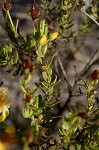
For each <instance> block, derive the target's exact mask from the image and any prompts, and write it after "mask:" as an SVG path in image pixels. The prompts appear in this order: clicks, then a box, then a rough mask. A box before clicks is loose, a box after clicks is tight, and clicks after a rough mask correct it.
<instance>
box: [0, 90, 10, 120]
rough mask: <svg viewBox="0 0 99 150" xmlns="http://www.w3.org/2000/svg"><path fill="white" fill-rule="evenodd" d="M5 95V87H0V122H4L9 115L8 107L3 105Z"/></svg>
mask: <svg viewBox="0 0 99 150" xmlns="http://www.w3.org/2000/svg"><path fill="white" fill-rule="evenodd" d="M6 95H7V89H6V88H5V87H1V88H0V122H2V121H4V120H5V118H6V117H7V116H8V114H9V110H8V108H9V107H10V106H9V105H6V104H5V103H6Z"/></svg>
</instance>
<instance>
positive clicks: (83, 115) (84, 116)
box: [78, 112, 89, 119]
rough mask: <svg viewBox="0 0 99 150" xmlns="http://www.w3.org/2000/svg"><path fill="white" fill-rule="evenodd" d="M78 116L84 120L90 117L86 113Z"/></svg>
mask: <svg viewBox="0 0 99 150" xmlns="http://www.w3.org/2000/svg"><path fill="white" fill-rule="evenodd" d="M78 116H79V117H81V118H82V119H87V118H88V117H89V116H88V114H87V113H86V112H80V113H78Z"/></svg>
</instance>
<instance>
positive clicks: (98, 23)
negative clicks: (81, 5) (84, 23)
mask: <svg viewBox="0 0 99 150" xmlns="http://www.w3.org/2000/svg"><path fill="white" fill-rule="evenodd" d="M81 11H82V12H83V13H84V14H85V15H86V16H88V17H89V18H90V19H91V20H92V21H93V22H94V23H96V24H97V25H98V26H99V22H97V21H96V20H95V19H94V18H92V17H91V16H90V15H89V14H88V13H87V12H86V11H84V10H83V9H81Z"/></svg>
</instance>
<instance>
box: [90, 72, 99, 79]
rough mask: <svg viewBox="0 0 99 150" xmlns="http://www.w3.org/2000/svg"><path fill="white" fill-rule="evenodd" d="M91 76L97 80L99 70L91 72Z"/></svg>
mask: <svg viewBox="0 0 99 150" xmlns="http://www.w3.org/2000/svg"><path fill="white" fill-rule="evenodd" d="M91 78H92V79H93V80H96V79H98V78H99V71H98V70H94V72H93V73H92V74H91Z"/></svg>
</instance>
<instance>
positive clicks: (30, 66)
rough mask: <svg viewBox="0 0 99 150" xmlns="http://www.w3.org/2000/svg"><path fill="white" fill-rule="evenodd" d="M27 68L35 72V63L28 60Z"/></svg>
mask: <svg viewBox="0 0 99 150" xmlns="http://www.w3.org/2000/svg"><path fill="white" fill-rule="evenodd" d="M25 68H28V69H29V71H30V72H32V71H33V62H32V61H31V60H27V61H26V62H25Z"/></svg>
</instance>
